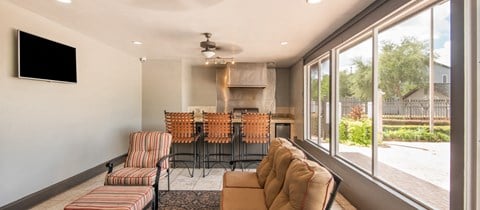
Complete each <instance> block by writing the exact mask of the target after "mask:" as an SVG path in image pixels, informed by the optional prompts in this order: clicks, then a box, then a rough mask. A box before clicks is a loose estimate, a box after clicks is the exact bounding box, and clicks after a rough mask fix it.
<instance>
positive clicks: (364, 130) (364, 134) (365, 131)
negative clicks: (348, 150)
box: [338, 118, 372, 146]
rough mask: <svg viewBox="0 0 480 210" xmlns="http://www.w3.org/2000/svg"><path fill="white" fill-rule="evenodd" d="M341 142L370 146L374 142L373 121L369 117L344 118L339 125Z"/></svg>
mask: <svg viewBox="0 0 480 210" xmlns="http://www.w3.org/2000/svg"><path fill="white" fill-rule="evenodd" d="M338 133H339V138H340V143H343V144H350V145H359V146H369V145H371V143H372V121H371V120H370V119H368V118H364V119H360V120H353V119H349V118H342V120H341V121H340V125H339V132H338Z"/></svg>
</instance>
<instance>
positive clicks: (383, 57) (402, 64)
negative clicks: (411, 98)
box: [379, 37, 429, 98]
mask: <svg viewBox="0 0 480 210" xmlns="http://www.w3.org/2000/svg"><path fill="white" fill-rule="evenodd" d="M382 44H383V47H382V51H381V54H380V58H379V71H380V84H379V87H380V89H382V91H383V92H385V96H384V97H385V98H401V97H402V96H404V95H405V94H407V93H408V92H410V91H412V90H414V89H416V88H421V87H425V86H427V84H428V63H429V53H428V45H427V43H425V42H422V41H419V40H417V39H415V38H413V37H404V38H403V39H402V40H401V42H400V44H395V43H392V42H390V41H384V42H383V43H382Z"/></svg>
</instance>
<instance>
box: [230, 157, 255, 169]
mask: <svg viewBox="0 0 480 210" xmlns="http://www.w3.org/2000/svg"><path fill="white" fill-rule="evenodd" d="M261 161H262V160H261V159H249V160H232V161H230V165H231V167H232V171H235V169H236V168H237V163H253V162H261Z"/></svg>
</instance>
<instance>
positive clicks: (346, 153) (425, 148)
mask: <svg viewBox="0 0 480 210" xmlns="http://www.w3.org/2000/svg"><path fill="white" fill-rule="evenodd" d="M339 151H340V156H342V157H344V158H346V159H347V160H350V161H352V162H354V163H356V164H357V165H358V166H360V167H361V168H363V169H365V170H367V171H370V170H371V148H369V147H358V146H347V145H340V149H339ZM378 161H379V166H378V177H379V178H380V179H381V180H384V181H386V182H387V183H389V184H391V185H393V186H395V187H397V188H399V189H402V191H405V192H407V193H408V194H410V195H412V196H413V197H415V198H417V199H419V200H421V201H423V202H425V203H428V204H429V205H431V206H433V207H435V208H439V209H448V205H449V204H448V201H449V189H450V144H449V143H443V142H442V143H431V142H395V141H385V142H384V144H383V145H382V146H380V147H378Z"/></svg>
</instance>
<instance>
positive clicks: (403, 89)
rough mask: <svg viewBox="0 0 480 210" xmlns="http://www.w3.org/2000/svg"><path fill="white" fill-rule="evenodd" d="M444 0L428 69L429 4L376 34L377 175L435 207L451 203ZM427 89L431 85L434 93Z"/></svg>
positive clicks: (436, 23) (447, 33)
mask: <svg viewBox="0 0 480 210" xmlns="http://www.w3.org/2000/svg"><path fill="white" fill-rule="evenodd" d="M445 5H448V3H445V4H442V6H441V7H443V8H442V9H440V10H439V7H436V8H435V13H434V15H435V21H434V22H435V23H434V28H437V29H438V30H435V33H434V37H435V42H434V52H435V53H434V56H435V57H436V58H435V62H434V66H433V70H432V73H430V64H429V59H430V43H431V41H432V40H430V32H431V30H430V17H431V16H430V15H431V13H430V12H431V10H430V9H428V10H426V11H423V12H421V13H419V14H417V15H415V16H412V17H411V18H409V19H407V20H405V21H402V22H400V23H398V24H396V25H394V26H392V27H390V28H388V29H386V30H384V31H382V32H381V33H379V37H378V38H379V69H378V72H379V90H380V91H379V92H381V94H382V95H381V96H379V97H380V99H381V100H380V101H381V104H379V105H378V106H380V107H381V108H380V110H382V115H381V116H377V117H378V119H379V121H378V122H379V123H378V124H379V130H380V131H382V132H381V134H380V139H379V145H378V165H377V169H378V175H377V176H378V177H380V178H381V179H382V180H385V181H386V182H388V183H389V184H391V185H393V186H394V187H396V188H398V189H399V190H401V191H403V192H405V193H407V194H409V195H411V196H412V197H414V198H416V199H418V200H420V201H422V202H424V203H425V204H427V205H429V206H431V207H433V208H436V209H448V208H449V178H450V177H449V170H450V167H449V163H450V145H449V143H448V142H449V132H450V117H449V116H450V113H449V112H450V101H449V98H450V96H449V91H446V90H447V89H448V90H449V89H450V88H449V85H450V84H449V83H448V84H447V83H443V76H442V75H443V74H446V75H447V77H449V75H450V67H449V63H448V64H446V63H442V62H443V60H444V59H447V60H448V59H449V49H448V50H445V49H443V48H444V47H446V46H447V45H448V46H447V47H448V48H449V40H450V37H449V33H450V30H449V29H448V25H450V23H449V8H445ZM437 10H439V11H438V12H437ZM437 14H438V16H437ZM439 24H440V25H439ZM437 42H438V43H437ZM447 51H448V53H447ZM440 54H442V55H440ZM445 56H448V58H446V57H445ZM430 77H432V82H430V79H429V78H430ZM431 87H432V88H431ZM446 87H448V88H446ZM430 89H433V90H434V92H433V93H432V94H430ZM431 105H433V108H434V110H433V112H430V106H431ZM431 123H432V124H431ZM433 123H435V124H433ZM430 125H432V126H430Z"/></svg>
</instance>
